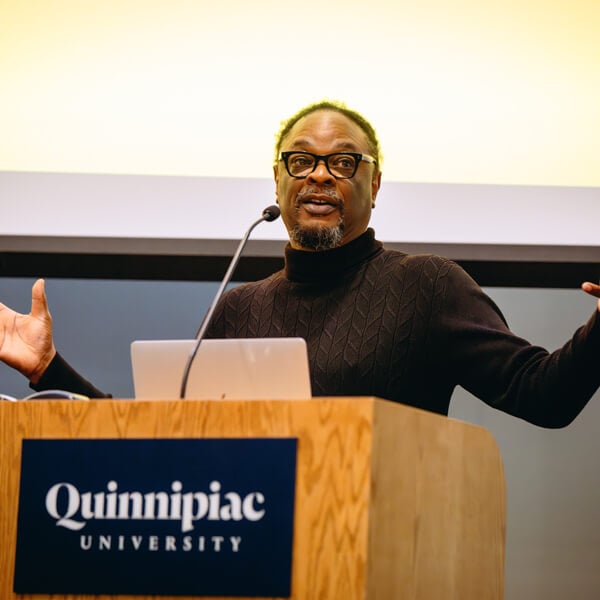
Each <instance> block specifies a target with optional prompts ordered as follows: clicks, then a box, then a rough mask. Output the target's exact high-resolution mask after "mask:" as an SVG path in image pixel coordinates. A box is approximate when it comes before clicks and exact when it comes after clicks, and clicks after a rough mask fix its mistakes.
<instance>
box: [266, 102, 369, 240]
mask: <svg viewBox="0 0 600 600" xmlns="http://www.w3.org/2000/svg"><path fill="white" fill-rule="evenodd" d="M281 150H282V151H287V150H298V151H304V152H313V153H314V154H331V153H333V152H360V153H361V154H369V144H368V140H367V136H366V134H365V133H364V131H363V130H362V129H361V128H360V127H359V126H358V125H357V124H356V123H355V122H354V121H352V120H351V119H349V118H348V117H346V116H345V115H343V114H341V113H339V112H336V111H332V110H317V111H315V112H313V113H310V114H309V115H306V116H305V117H303V118H302V119H300V120H299V121H298V122H297V123H296V124H295V125H294V126H293V127H292V129H291V130H290V132H289V133H288V135H287V136H286V137H285V138H284V139H283V141H282V144H281ZM274 172H275V183H276V194H277V203H278V204H279V208H280V209H281V217H282V219H283V222H284V223H285V226H286V228H287V230H288V234H289V236H290V243H291V245H292V247H293V248H296V249H303V250H320V249H327V248H328V247H335V246H338V245H341V244H347V243H348V242H350V241H351V240H353V239H355V238H357V237H358V236H359V235H361V234H362V233H364V231H365V230H366V229H367V226H368V224H369V220H370V218H371V209H372V207H373V206H374V203H375V197H376V195H377V191H378V190H379V184H380V181H381V174H380V173H379V171H378V168H377V166H376V165H373V164H370V163H367V162H365V161H361V162H360V164H359V166H358V170H357V171H356V174H355V175H354V177H352V178H351V179H336V178H335V177H334V176H333V175H331V174H330V173H329V171H328V170H327V167H326V165H325V163H324V161H320V162H319V163H318V164H317V167H316V169H315V170H314V171H313V172H312V173H310V174H309V175H308V176H307V177H306V178H305V179H295V178H294V177H291V176H290V175H289V174H288V173H287V171H286V168H285V165H284V163H283V161H279V162H278V163H277V165H276V166H275V168H274ZM315 240H329V242H327V241H325V242H324V243H320V242H315Z"/></svg>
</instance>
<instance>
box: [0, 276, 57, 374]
mask: <svg viewBox="0 0 600 600" xmlns="http://www.w3.org/2000/svg"><path fill="white" fill-rule="evenodd" d="M55 354H56V349H55V348H54V341H53V339H52V317H51V316H50V311H49V310H48V303H47V301H46V292H45V290H44V280H43V279H38V280H37V281H36V282H35V283H34V284H33V288H32V290H31V312H30V313H29V314H28V315H22V314H20V313H17V312H15V311H14V310H11V309H10V308H8V306H5V305H4V304H2V303H0V360H1V361H2V362H5V363H6V364H7V365H9V366H10V367H13V368H14V369H16V370H17V371H19V372H20V373H22V374H23V375H25V377H27V378H28V379H29V380H30V381H31V382H32V383H37V382H38V381H39V379H40V377H41V376H42V375H43V373H44V371H45V370H46V369H47V368H48V365H49V364H50V362H51V361H52V359H53V358H54V355H55Z"/></svg>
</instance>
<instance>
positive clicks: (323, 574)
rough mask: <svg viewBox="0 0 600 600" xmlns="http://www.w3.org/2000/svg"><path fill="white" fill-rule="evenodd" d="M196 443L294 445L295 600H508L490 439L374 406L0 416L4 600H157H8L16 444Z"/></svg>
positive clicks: (212, 406) (270, 404) (105, 408)
mask: <svg viewBox="0 0 600 600" xmlns="http://www.w3.org/2000/svg"><path fill="white" fill-rule="evenodd" d="M194 437H196V438H202V437H211V438H215V437H228V438H232V437H233V438H236V437H237V438H253V437H262V438H265V437H267V438H269V437H273V438H277V437H295V438H297V439H298V454H297V473H296V498H295V515H294V537H293V566H292V596H291V597H292V598H294V599H297V600H313V599H319V598H323V599H327V600H329V599H340V600H352V599H357V600H358V599H375V598H377V599H382V600H388V599H389V600H392V599H402V600H410V599H423V600H439V599H442V598H443V599H444V600H449V599H452V598H455V599H457V600H458V599H460V600H464V599H477V600H484V599H488V598H490V599H497V600H500V599H502V598H503V578H504V531H505V489H504V475H503V468H502V461H501V458H500V455H499V451H498V448H497V446H496V444H495V442H494V440H493V438H492V436H491V435H490V433H489V432H487V431H486V430H485V429H482V428H480V427H477V426H474V425H469V424H466V423H462V422H459V421H455V420H453V419H449V418H446V417H441V416H438V415H435V414H431V413H428V412H425V411H421V410H416V409H413V408H409V407H406V406H402V405H399V404H396V403H392V402H387V401H383V400H379V399H377V398H370V397H360V398H359V397H353V398H347V397H346V398H314V399H312V400H306V401H303V400H301V401H299V400H293V401H289V400H280V401H271V400H269V401H267V400H253V401H233V400H227V401H214V400H211V401H201V400H185V401H175V400H173V401H172V400H169V401H167V400H165V401H141V400H97V401H89V402H85V401H28V402H18V403H8V402H3V403H1V404H0V440H1V442H0V541H1V544H2V549H1V551H0V598H2V599H3V600H9V599H13V598H35V599H42V598H48V599H50V598H52V599H53V600H58V599H63V598H64V599H66V598H68V599H75V598H77V599H78V600H79V599H83V598H86V599H87V598H89V599H90V600H92V599H94V600H103V599H105V598H109V597H111V598H113V597H117V598H130V599H131V600H134V599H135V600H144V599H145V598H147V599H149V598H158V597H157V596H106V595H97V596H88V595H85V596H73V595H68V596H63V595H51V596H50V595H46V596H44V595H35V596H29V595H25V596H21V595H16V594H15V593H14V592H13V572H14V567H15V543H16V531H17V527H16V524H17V508H18V495H19V472H20V460H21V440H22V439H24V438H30V439H43V438H53V439H59V438H60V439H76V438H86V439H90V438H97V439H102V438H194ZM161 597H162V598H172V599H173V600H175V598H177V600H181V596H177V597H175V596H161Z"/></svg>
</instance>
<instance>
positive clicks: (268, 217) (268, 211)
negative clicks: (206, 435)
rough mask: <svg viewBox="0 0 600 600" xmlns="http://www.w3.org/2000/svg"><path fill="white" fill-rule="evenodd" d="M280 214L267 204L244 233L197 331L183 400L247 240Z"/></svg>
mask: <svg viewBox="0 0 600 600" xmlns="http://www.w3.org/2000/svg"><path fill="white" fill-rule="evenodd" d="M279 215H280V211H279V207H278V206H277V205H276V204H273V205H272V206H267V208H265V209H264V210H263V212H262V215H261V217H260V219H257V220H256V221H254V223H252V225H250V227H249V228H248V231H246V233H245V234H244V237H243V238H242V239H241V241H240V243H239V244H238V247H237V250H236V251H235V254H234V255H233V258H232V259H231V262H230V263H229V267H228V268H227V272H226V273H225V275H224V277H223V280H222V281H221V285H220V286H219V289H218V290H217V293H216V294H215V297H214V299H213V301H212V304H211V305H210V308H209V309H208V311H207V312H206V315H205V316H204V319H202V323H201V325H200V328H199V329H198V333H196V338H195V339H196V343H195V344H194V347H193V348H192V351H191V352H190V355H189V356H188V359H187V363H186V365H185V370H184V372H183V377H182V379H181V389H180V391H179V398H180V400H183V399H184V398H185V393H186V390H187V383H188V379H189V376H190V370H191V368H192V363H193V362H194V358H196V354H197V353H198V349H199V348H200V344H201V343H202V340H203V339H204V336H205V335H206V330H207V329H208V326H209V325H210V323H211V321H212V318H213V315H214V312H215V310H216V308H217V305H218V304H219V300H220V299H221V296H222V295H223V292H224V291H225V288H226V287H227V284H228V283H229V282H230V280H231V278H232V276H233V272H234V271H235V268H236V267H237V264H238V262H239V261H240V256H241V255H242V251H243V250H244V247H245V245H246V242H247V241H248V238H249V237H250V234H251V233H252V231H253V230H254V228H255V227H256V226H257V225H258V224H260V223H262V222H263V221H269V222H270V221H275V219H277V218H278V217H279Z"/></svg>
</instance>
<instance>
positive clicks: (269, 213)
mask: <svg viewBox="0 0 600 600" xmlns="http://www.w3.org/2000/svg"><path fill="white" fill-rule="evenodd" d="M280 214H281V211H280V210H279V206H277V204H272V205H271V206H267V208H265V210H263V212H262V216H263V219H264V220H265V221H274V220H275V219H277V218H278V217H279V215H280Z"/></svg>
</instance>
